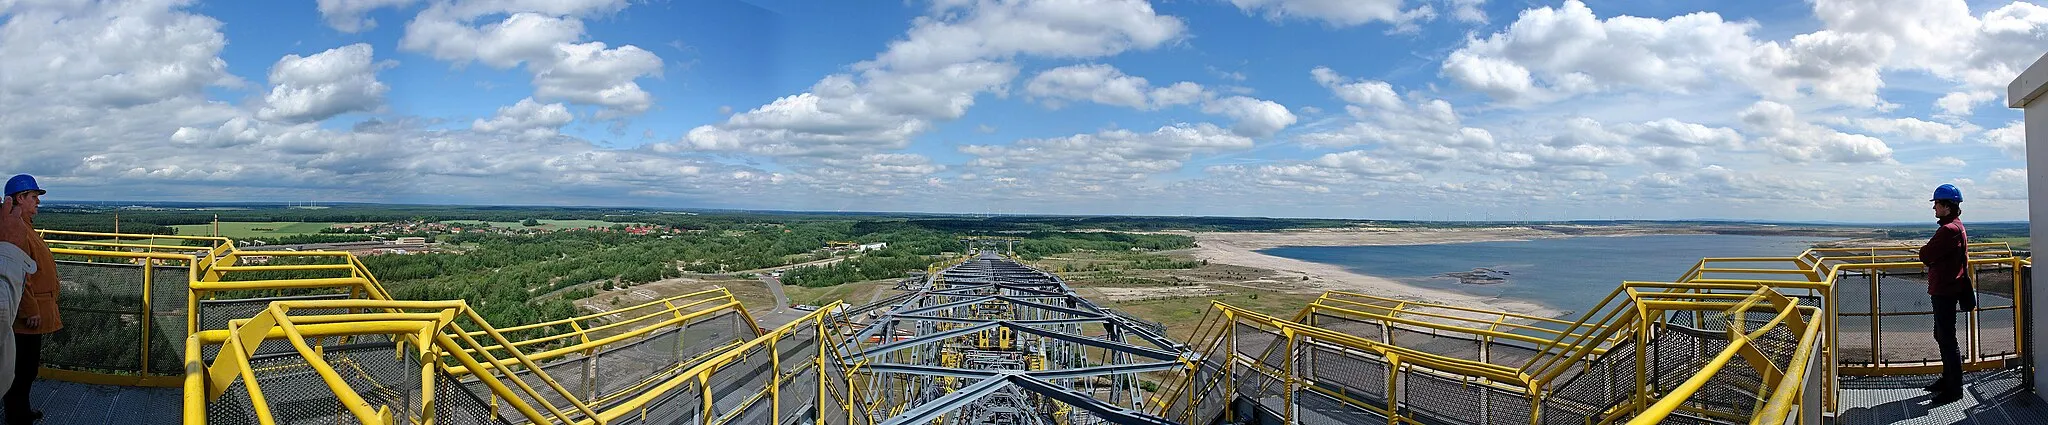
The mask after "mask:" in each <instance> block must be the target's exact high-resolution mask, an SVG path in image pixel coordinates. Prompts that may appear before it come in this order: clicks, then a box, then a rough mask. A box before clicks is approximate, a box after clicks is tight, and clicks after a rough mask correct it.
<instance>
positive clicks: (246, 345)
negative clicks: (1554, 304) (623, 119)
mask: <svg viewBox="0 0 2048 425" xmlns="http://www.w3.org/2000/svg"><path fill="white" fill-rule="evenodd" d="M43 233H44V234H46V235H52V234H55V235H64V236H68V237H72V239H79V237H91V238H98V239H100V240H108V239H111V240H113V242H104V241H68V240H63V239H57V240H52V241H51V244H52V245H56V246H59V247H58V248H56V249H55V251H56V253H57V254H58V255H59V256H60V258H59V260H60V262H59V264H58V268H59V269H60V273H62V275H63V276H65V277H66V282H67V283H66V285H65V288H64V291H65V293H64V294H63V298H61V299H62V300H65V301H64V302H65V303H66V304H60V305H59V308H60V309H61V310H63V311H64V314H66V315H67V316H66V317H67V321H71V320H72V319H73V318H75V319H76V320H77V323H79V324H80V326H85V327H87V328H90V329H94V330H95V332H94V333H93V334H91V335H84V336H81V337H75V338H71V339H68V340H58V341H56V342H55V343H54V344H53V345H50V346H46V347H45V349H46V350H56V351H60V352H70V351H77V350H92V352H100V353H109V354H108V355H105V356H98V357H92V358H87V359H85V360H92V361H95V362H96V363H89V364H88V363H78V364H57V363H46V364H44V365H43V366H44V369H43V370H44V372H43V373H44V376H46V377H50V378H53V379H62V380H69V381H77V382H86V383H94V384H101V385H130V386H182V387H183V395H184V397H183V402H184V405H183V415H184V422H185V423H188V424H205V423H254V424H266V425H268V424H277V423H375V424H387V423H419V424H427V423H442V424H468V423H490V424H496V423H507V424H516V423H547V424H578V425H582V424H590V425H598V424H603V425H612V424H696V425H720V424H750V425H751V424H771V425H802V424H815V425H873V424H886V425H898V424H948V425H1074V424H1080V425H1094V424H1147V425H1153V424H1187V425H1221V424H1245V423H1258V424H1276V423H1277V424H1297V423H1299V424H1325V423H1329V424H1352V423H1382V422H1384V423H1388V424H1390V425H1392V424H1530V425H1536V424H1605V423H1631V424H1652V423H1716V424H1727V423H1753V424H1773V425H1776V424H1789V423H1823V422H1824V420H1823V419H1822V418H1824V417H1825V415H1824V412H1828V411H1832V410H1834V409H1836V407H1837V405H1836V403H1835V400H1834V398H1835V393H1834V389H1835V388H1836V386H1837V385H1838V381H1839V379H1838V377H1839V376H1850V375H1856V376H1868V375H1900V374H1925V373H1929V371H1931V370H1933V368H1934V366H1932V363H1930V362H1929V360H1928V359H1931V358H1932V353H1929V352H1926V351H1925V350H1921V351H1915V349H1914V348H1913V347H1911V346H1910V345H1904V344H1892V343H1890V342H1893V341H1897V340H1898V339H1897V338H1895V337H1891V338H1888V337H1887V335H1888V334H1890V333H1891V331H1890V329H1896V328H1897V327H1899V326H1902V325H1904V326H1907V327H1909V328H1916V331H1917V326H1915V325H1914V324H1913V323H1914V322H1913V320H1914V318H1916V317H1924V316H1927V315H1931V314H1932V312H1928V311H1918V310H1917V309H1915V308H1912V307H1911V305H1900V304H1899V302H1900V301H1901V299H1898V298H1897V297H1895V296H1888V295H1885V294H1897V293H1899V292H1901V291H1900V289H1902V288H1900V287H1901V286H1902V287H1903V289H1906V290H1909V291H1908V293H1909V295H1916V294H1911V293H1910V290H1911V289H1913V288H1914V287H1915V286H1917V285H1918V283H1916V282H1920V281H1923V279H1924V274H1925V273H1926V272H1925V270H1924V267H1923V266H1921V265H1920V264H1918V263H1917V262H1916V261H1915V260H1914V258H1915V257H1916V255H1915V254H1916V253H1915V252H1913V250H1912V249H1911V248H1853V249H1850V248H1836V249H1812V250H1808V251H1806V252H1804V253H1802V254H1800V255H1798V256H1794V257H1767V258H1766V257H1745V258H1708V259H1703V260H1701V261H1700V262H1699V263H1697V264H1696V265H1695V266H1693V268H1692V269H1691V270H1690V271H1687V272H1686V273H1684V274H1682V275H1680V277H1679V278H1678V279H1676V280H1674V281H1672V282H1623V283H1622V284H1621V285H1619V286H1618V287H1616V288H1615V289H1614V290H1613V291H1612V292H1611V293H1610V294H1609V295H1608V296H1607V298H1606V299H1605V300H1602V301H1600V302H1598V303H1595V304H1594V306H1593V308H1591V309H1589V310H1585V311H1583V312H1582V313H1580V315H1579V316H1578V317H1575V318H1570V317H1568V318H1549V317H1534V316H1526V315H1519V314H1513V313H1507V312H1498V311H1490V310H1484V309H1474V308H1468V307H1460V306H1449V305H1440V304H1431V303H1425V302H1416V301H1410V300H1396V299H1388V298H1382V297H1374V296H1371V295H1365V294H1356V293H1345V292H1330V293H1327V294H1324V295H1323V296H1322V297H1321V298H1318V299H1316V300H1315V301H1314V302H1311V303H1309V304H1308V305H1306V306H1303V308H1302V309H1300V310H1299V311H1295V312H1261V311H1254V310H1251V309H1246V308H1243V307H1238V306H1232V305H1228V304H1225V303H1222V302H1215V303H1212V305H1211V306H1210V308H1209V311H1208V314H1207V315H1206V316H1204V320H1203V321H1202V322H1201V323H1199V324H1198V325H1199V326H1198V327H1197V329H1196V330H1195V331H1194V332H1193V334H1192V335H1173V336H1174V337H1180V338H1185V341H1187V343H1186V344H1183V343H1181V342H1177V341H1175V340H1174V339H1169V338H1168V335H1166V334H1165V333H1164V330H1163V329H1164V328H1165V327H1164V326H1163V325H1162V324H1156V323H1145V322H1142V321H1139V320H1137V319H1134V318H1132V317H1130V316H1128V315H1126V314H1123V313H1121V312H1117V311H1114V310H1112V309H1109V308H1104V307H1102V306H1100V305H1097V304H1095V303H1094V302H1092V301H1090V300H1088V299H1086V298H1083V297H1081V296H1079V295H1078V294H1076V292H1075V291H1074V290H1073V289H1072V288H1070V287H1069V286H1067V283H1066V282H1065V281H1064V280H1062V279H1061V277H1060V276H1057V275H1055V274H1051V273H1047V272H1045V271H1042V270H1037V269H1033V268H1030V267H1027V266H1025V265H1023V264H1022V262H1021V261H1018V260H1017V259H1015V258H1013V257H1009V256H1006V255H1003V254H1001V253H999V252H998V251H996V248H998V247H1008V246H1010V244H1011V243H1014V242H1015V240H1013V239H999V238H991V239H974V240H969V241H968V244H969V246H971V247H976V248H978V249H977V250H976V251H974V252H975V253H974V254H971V255H970V256H968V257H966V258H958V259H954V260H952V261H948V262H946V266H944V267H943V268H941V267H937V266H935V267H932V268H930V269H928V270H927V271H925V272H924V273H923V274H922V275H918V276H917V277H915V278H913V279H906V280H904V281H901V282H899V284H898V285H897V286H896V287H897V288H898V289H900V290H903V291H904V293H902V294H900V295H897V296H894V297H891V298H889V299H886V300H883V301H880V302H875V303H871V304H869V305H865V306H859V307H850V306H847V305H846V304H843V303H833V304H831V305H827V306H824V307H822V308H820V309H818V310H817V311H813V312H810V313H809V314H807V315H805V316H803V317H801V318H798V319H795V320H794V321H792V322H789V323H787V324H783V325H780V326H776V327H774V328H772V329H764V328H762V327H760V326H758V325H757V322H756V321H755V320H754V319H753V317H752V316H751V315H749V314H748V312H747V310H746V309H745V308H744V307H743V306H741V304H740V303H739V301H738V300H737V299H735V298H734V297H733V296H732V294H731V293H730V292H727V291H725V290H723V289H714V290H709V291H702V292H697V293H691V294H681V295H675V296H671V297H667V298H662V299H656V300H651V301H649V302H647V303H643V304H640V305H634V306H626V307H621V308H617V309H612V310H608V311H602V312H596V313H592V314H587V315H583V316H578V317H573V318H568V319H562V320H556V321H551V322H543V323H532V324H523V325H518V326H510V327H503V328H500V327H495V326H493V324H490V323H486V322H485V320H484V319H483V318H482V317H481V316H479V315H477V314H475V313H474V312H473V310H471V309H470V306H468V305H467V304H466V303H464V302H463V301H460V300H452V301H401V300H393V299H391V298H390V296H389V292H387V291H386V290H385V289H384V287H383V285H382V284H381V283H380V282H379V281H378V280H377V278H376V275H375V274H373V273H371V271H370V270H368V269H367V268H366V267H364V266H363V264H362V263H361V262H360V261H358V260H357V259H356V258H355V257H353V256H350V255H348V254H346V253H333V252H265V251H247V250H241V249H238V248H236V246H237V245H236V244H235V243H234V242H233V241H230V240H227V239H221V238H194V237H165V236H151V235H119V234H102V233H80V232H47V231H46V232H43ZM154 239H170V240H177V241H179V242H193V241H197V242H203V243H204V246H188V245H185V244H183V243H181V244H179V245H175V246H173V245H157V244H155V243H154V242H153V241H154ZM998 242H1000V244H998ZM254 258H272V259H274V258H294V259H296V260H299V261H292V262H291V263H294V264H250V263H252V261H249V260H250V259H254ZM306 262H310V263H312V264H298V263H306ZM1968 264H1969V267H1970V268H1969V272H1970V273H1971V274H1972V280H1973V281H1974V282H1976V285H1977V288H1978V290H1979V291H1980V292H1982V293H1984V294H1986V295H1985V296H1984V297H1982V299H1983V301H1982V304H1983V305H1982V308H1980V309H1978V310H1976V311H1972V312H1968V313H1966V316H1965V317H1966V318H1967V320H1965V321H1962V322H1961V323H1960V324H1962V325H1963V327H1964V332H1966V334H1967V335H1969V339H1968V344H1967V347H1968V348H1969V349H1968V350H1967V352H1966V353H1965V354H1966V358H1965V361H1966V367H1967V368H1970V369H1973V370H1981V369H1995V368H2012V367H2015V365H2016V364H2017V362H2018V360H2020V359H2023V358H2025V357H2026V354H2027V353H2026V348H2027V344H2024V343H2021V341H2024V337H2025V335H2027V334H2029V333H2030V332H2028V330H2027V329H2026V328H2025V324H2026V323H2029V319H2028V317H2029V315H2030V314H2031V313H2030V311H2031V310H2030V309H2029V306H2028V305H2027V304H2026V300H2027V299H2028V298H2029V297H2028V295H2029V291H2030V289H2029V285H2028V284H2027V281H2026V280H2024V279H2023V276H2026V275H2027V273H2025V271H2026V270H2028V269H2030V268H2031V265H2032V262H2031V260H2029V259H2028V258H2026V257H2024V256H2020V255H2015V253H2014V252H2013V251H2012V250H2011V249H2010V248H2009V247H2007V246H2005V245H2004V244H2002V243H1992V244H1973V245H1972V246H1971V252H1970V255H1969V262H1968ZM287 271H288V272H294V276H297V277H294V278H290V279H266V277H273V276H275V275H274V274H270V275H267V273H270V272H287ZM316 275H317V276H316ZM1915 299H1917V300H1924V298H1917V297H1909V298H1907V299H1905V301H1907V302H1911V301H1913V300H1915ZM137 301H139V302H137ZM123 303H132V304H139V305H136V306H133V308H126V309H124V308H118V306H121V305H126V304H123ZM1921 308H1924V307H1921ZM1274 313H1291V314H1274ZM88 324H89V326H88ZM172 341H182V342H183V344H182V346H183V349H182V350H181V349H179V344H176V343H173V342H172ZM88 357H91V356H88ZM177 357H182V360H183V361H182V362H180V361H178V360H179V359H178V358H177ZM58 358H65V357H58ZM71 360H74V361H75V360H79V359H71ZM178 371H182V374H180V373H177V372H178Z"/></svg>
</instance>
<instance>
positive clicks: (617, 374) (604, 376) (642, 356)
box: [548, 329, 688, 395]
mask: <svg viewBox="0 0 2048 425" xmlns="http://www.w3.org/2000/svg"><path fill="white" fill-rule="evenodd" d="M681 335H682V331H681V330H679V329H669V330H665V331H659V332H655V333H652V334H648V336H647V337H646V338H643V339H641V340H639V341H633V342H632V343H629V344H626V345H622V346H618V347H611V348H607V349H605V350H604V351H603V352H600V353H598V354H597V364H596V365H594V366H593V367H594V368H596V370H597V374H596V376H595V378H596V379H595V380H596V384H597V385H596V386H597V394H600V395H611V394H618V393H619V392H620V391H624V390H627V389H631V388H633V387H635V386H638V385H640V384H641V383H643V382H645V381H646V380H648V379H649V378H653V377H655V376H656V375H657V374H662V372H665V371H668V370H670V369H672V368H674V367H676V366H677V365H679V364H681V363H682V362H683V360H686V359H688V358H687V357H682V348H681V346H682V340H681ZM554 373H555V372H554V370H553V369H549V370H548V374H550V375H553V374H554ZM574 373H576V375H575V376H576V377H579V378H580V377H582V376H583V374H582V372H580V371H579V372H574ZM555 379H557V380H562V379H567V378H564V377H563V376H561V375H555ZM564 382H565V383H566V381H564Z"/></svg>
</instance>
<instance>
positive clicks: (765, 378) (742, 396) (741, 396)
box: [709, 346, 774, 416]
mask: <svg viewBox="0 0 2048 425" xmlns="http://www.w3.org/2000/svg"><path fill="white" fill-rule="evenodd" d="M766 354H767V350H766V349H765V348H764V347H760V346H756V347H753V348H750V349H748V350H747V352H746V353H745V354H742V355H741V358H740V361H738V362H735V363H731V364H727V365H726V366H724V367H721V368H718V370H717V371H715V372H712V373H711V379H710V381H709V382H710V385H711V393H712V394H713V408H712V414H713V415H719V416H724V415H727V414H729V413H731V412H734V411H736V410H738V409H740V408H742V407H745V403H749V402H751V401H753V400H754V397H755V396H756V395H759V394H762V393H765V392H767V391H768V383H769V380H770V379H772V378H773V372H774V371H773V370H772V369H771V368H769V366H770V363H769V357H768V356H767V355H766Z"/></svg>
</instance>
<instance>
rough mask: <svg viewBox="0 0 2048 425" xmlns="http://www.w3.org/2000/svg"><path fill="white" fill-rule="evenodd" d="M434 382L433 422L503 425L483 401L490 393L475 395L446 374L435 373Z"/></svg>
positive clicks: (502, 420)
mask: <svg viewBox="0 0 2048 425" xmlns="http://www.w3.org/2000/svg"><path fill="white" fill-rule="evenodd" d="M435 373H436V374H437V376H435V378H434V379H435V381H434V422H436V423H444V424H505V423H507V422H506V421H505V419H504V418H503V417H499V416H496V415H494V414H493V412H492V411H491V405H490V404H488V403H487V402H485V401H484V400H485V399H486V398H488V397H489V396H490V393H488V392H486V393H483V394H477V393H475V392H472V390H471V389H470V387H469V386H465V385H457V384H455V383H457V382H461V381H458V380H456V379H455V377H453V376H449V375H448V373H447V372H442V371H436V372H435Z"/></svg>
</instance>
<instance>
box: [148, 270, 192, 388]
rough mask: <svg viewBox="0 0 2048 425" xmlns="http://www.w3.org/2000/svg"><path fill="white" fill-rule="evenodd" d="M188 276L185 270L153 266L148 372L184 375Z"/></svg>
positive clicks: (150, 296) (151, 274) (150, 289)
mask: <svg viewBox="0 0 2048 425" xmlns="http://www.w3.org/2000/svg"><path fill="white" fill-rule="evenodd" d="M190 274H191V272H190V270H189V269H188V268H186V267H182V266H181V267H167V266H156V267H155V268H154V269H152V270H151V272H150V287H149V292H150V295H149V298H150V301H149V302H150V308H149V310H150V311H149V314H150V317H149V324H150V326H149V371H150V372H152V373H156V374H164V375H175V374H180V373H184V372H185V356H184V348H185V337H186V336H188V335H190V334H188V333H187V332H186V329H185V308H186V306H185V302H186V300H187V298H188V297H187V296H188V295H189V294H190V293H189V292H187V286H186V285H187V283H188V282H189V281H190V279H191V276H190Z"/></svg>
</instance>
